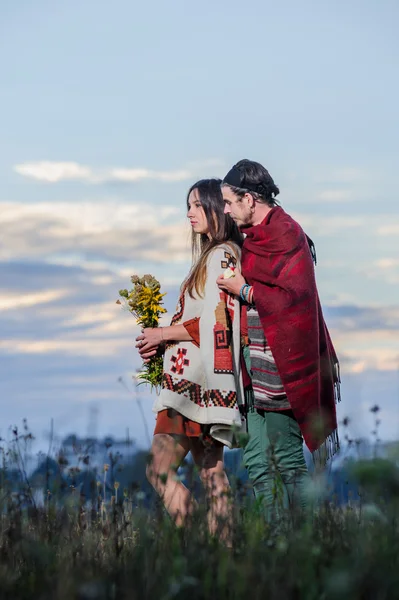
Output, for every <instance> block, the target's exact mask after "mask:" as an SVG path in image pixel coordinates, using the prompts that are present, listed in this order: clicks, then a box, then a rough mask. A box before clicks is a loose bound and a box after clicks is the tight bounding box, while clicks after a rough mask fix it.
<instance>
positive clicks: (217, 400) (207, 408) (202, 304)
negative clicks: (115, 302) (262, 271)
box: [153, 243, 245, 448]
mask: <svg viewBox="0 0 399 600" xmlns="http://www.w3.org/2000/svg"><path fill="white" fill-rule="evenodd" d="M239 257H240V249H239V248H238V246H236V245H235V244H232V243H229V244H227V243H224V244H221V245H219V246H216V247H215V248H214V249H213V250H212V251H211V253H210V255H209V257H208V261H207V277H206V284H205V288H204V293H203V298H198V297H195V298H194V299H193V298H191V297H190V296H189V294H188V293H187V292H185V291H184V289H183V291H182V293H181V295H180V298H179V301H178V304H177V308H176V312H175V314H174V316H173V318H172V321H171V325H177V324H179V323H181V324H184V323H186V322H187V321H193V320H198V326H199V338H200V339H199V346H198V345H197V344H196V343H195V342H193V341H187V342H172V343H170V344H168V345H167V347H166V350H165V356H164V374H163V380H162V389H161V392H160V394H159V396H158V397H157V400H156V402H155V404H154V408H153V410H154V412H156V413H158V412H160V411H162V410H165V409H166V408H173V409H174V410H176V411H177V412H179V413H180V414H182V415H183V416H185V417H186V418H188V419H191V420H192V421H196V422H197V423H200V424H203V425H209V426H210V430H209V433H210V435H211V436H212V438H214V439H215V440H217V441H219V442H222V443H223V444H225V445H226V446H228V447H229V448H232V447H234V446H236V445H238V444H237V436H236V434H237V433H241V432H243V431H245V420H244V417H243V416H242V414H241V411H240V406H241V405H243V403H244V393H243V385H242V376H241V364H240V352H241V336H240V303H239V300H238V299H237V298H236V297H235V296H232V295H230V294H227V293H226V292H223V291H222V290H220V289H219V288H218V286H217V285H216V279H217V278H218V277H219V275H222V274H223V272H224V271H225V269H226V268H227V267H228V266H230V265H232V264H233V265H235V264H236V262H237V260H238V259H239Z"/></svg>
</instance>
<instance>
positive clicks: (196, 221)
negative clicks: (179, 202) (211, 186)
mask: <svg viewBox="0 0 399 600" xmlns="http://www.w3.org/2000/svg"><path fill="white" fill-rule="evenodd" d="M187 217H188V218H189V220H190V224H191V227H192V228H193V231H195V233H204V234H205V235H209V226H208V221H207V218H206V216H205V212H204V209H203V208H202V205H201V202H200V199H199V195H198V190H197V189H194V190H193V191H192V192H191V194H190V195H189V197H188V212H187Z"/></svg>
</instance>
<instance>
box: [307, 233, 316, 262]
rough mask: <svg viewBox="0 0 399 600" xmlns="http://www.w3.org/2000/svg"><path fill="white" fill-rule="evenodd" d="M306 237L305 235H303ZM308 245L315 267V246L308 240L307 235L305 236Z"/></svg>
mask: <svg viewBox="0 0 399 600" xmlns="http://www.w3.org/2000/svg"><path fill="white" fill-rule="evenodd" d="M305 235H306V233H305ZM306 238H307V240H308V244H309V250H310V254H311V255H312V259H313V262H314V264H315V266H316V265H317V256H316V246H315V245H314V241H313V240H311V239H310V237H309V236H308V235H306Z"/></svg>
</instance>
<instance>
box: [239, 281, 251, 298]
mask: <svg viewBox="0 0 399 600" xmlns="http://www.w3.org/2000/svg"><path fill="white" fill-rule="evenodd" d="M249 287H250V286H249V285H248V283H244V284H243V285H242V286H241V289H240V298H241V300H243V301H244V302H246V300H245V296H244V290H245V289H246V288H249Z"/></svg>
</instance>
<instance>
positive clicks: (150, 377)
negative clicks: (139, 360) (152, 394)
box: [116, 275, 166, 392]
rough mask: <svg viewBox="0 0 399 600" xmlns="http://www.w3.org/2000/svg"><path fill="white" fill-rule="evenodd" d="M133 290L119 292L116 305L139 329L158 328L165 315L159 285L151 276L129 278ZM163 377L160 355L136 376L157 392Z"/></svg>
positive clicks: (162, 295)
mask: <svg viewBox="0 0 399 600" xmlns="http://www.w3.org/2000/svg"><path fill="white" fill-rule="evenodd" d="M131 282H132V284H133V288H132V289H131V290H119V296H120V297H121V299H122V301H121V300H117V301H116V302H117V304H122V303H123V304H124V307H125V308H126V309H127V310H128V311H129V312H130V313H131V314H132V315H133V316H134V317H135V319H136V323H137V325H141V327H143V328H145V327H158V324H159V318H160V316H161V314H163V313H166V310H165V309H164V308H163V307H162V304H163V302H162V298H163V297H164V296H166V294H161V284H160V283H159V281H158V280H157V279H155V277H153V276H152V275H144V276H143V277H141V278H140V277H138V276H137V275H133V277H132V278H131ZM162 375H163V358H162V355H161V354H160V353H158V354H156V355H155V356H154V357H153V358H151V360H150V361H149V362H148V363H143V367H142V370H141V373H139V375H138V376H137V378H138V379H140V380H141V382H142V383H149V384H150V386H151V389H152V388H155V389H156V391H157V392H158V391H159V390H160V387H161V382H162Z"/></svg>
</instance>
